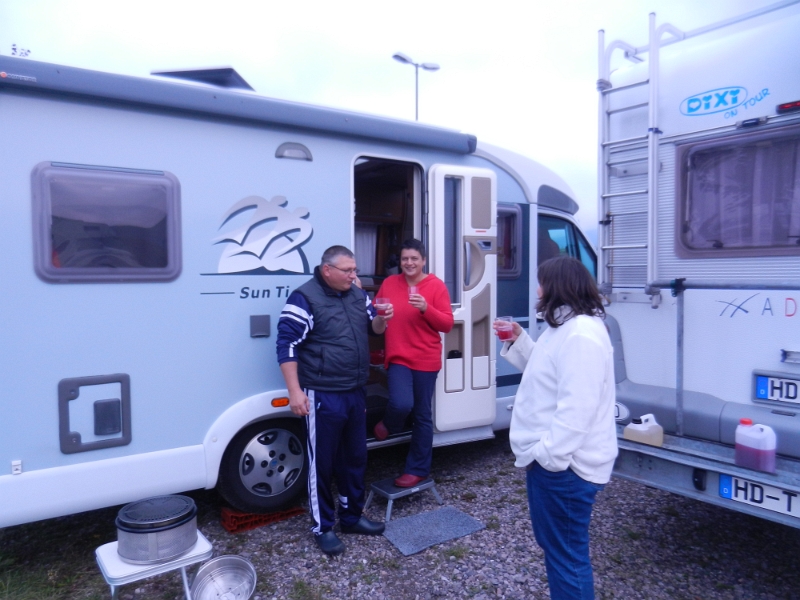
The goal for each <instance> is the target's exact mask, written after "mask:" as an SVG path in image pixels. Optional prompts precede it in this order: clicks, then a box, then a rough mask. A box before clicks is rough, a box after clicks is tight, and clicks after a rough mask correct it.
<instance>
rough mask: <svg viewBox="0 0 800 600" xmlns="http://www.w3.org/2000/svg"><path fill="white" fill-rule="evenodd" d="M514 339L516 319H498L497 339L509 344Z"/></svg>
mask: <svg viewBox="0 0 800 600" xmlns="http://www.w3.org/2000/svg"><path fill="white" fill-rule="evenodd" d="M512 337H514V319H512V318H511V317H497V339H499V340H500V341H501V342H507V341H508V340H510V339H511V338H512Z"/></svg>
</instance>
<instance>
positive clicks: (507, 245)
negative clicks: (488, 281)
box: [497, 204, 523, 279]
mask: <svg viewBox="0 0 800 600" xmlns="http://www.w3.org/2000/svg"><path fill="white" fill-rule="evenodd" d="M522 246H523V244H522V207H521V206H520V205H518V204H502V205H498V206H497V277H498V279H515V278H517V277H519V276H520V274H521V272H522V262H523V260H522V258H523V257H522Z"/></svg>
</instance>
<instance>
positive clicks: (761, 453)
mask: <svg viewBox="0 0 800 600" xmlns="http://www.w3.org/2000/svg"><path fill="white" fill-rule="evenodd" d="M776 447H777V438H776V436H775V432H774V431H773V430H772V427H770V426H768V425H759V424H755V425H754V424H753V420H752V419H740V420H739V425H737V426H736V455H735V456H736V457H735V461H736V464H737V465H739V466H740V467H746V468H748V469H755V470H756V471H765V472H767V473H774V472H775V450H776Z"/></svg>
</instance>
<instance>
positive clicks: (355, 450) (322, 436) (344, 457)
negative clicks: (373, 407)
mask: <svg viewBox="0 0 800 600" xmlns="http://www.w3.org/2000/svg"><path fill="white" fill-rule="evenodd" d="M304 391H305V393H306V395H307V396H308V400H309V403H310V405H311V408H310V410H309V414H308V416H307V417H306V418H305V423H306V433H307V434H308V458H309V465H308V503H309V508H310V510H311V516H312V518H313V519H314V522H315V524H314V526H313V527H312V528H311V530H312V531H313V532H314V534H315V535H320V534H323V533H325V532H326V531H330V530H331V529H332V528H333V526H334V524H335V522H336V509H335V502H334V498H333V492H332V490H331V483H332V481H334V478H335V481H336V488H337V491H338V492H339V522H340V523H341V524H343V525H355V523H356V522H357V521H358V519H359V518H360V517H361V511H362V510H363V508H364V472H365V471H366V468H367V418H366V394H365V392H364V389H363V388H359V389H355V390H350V391H347V392H321V391H318V390H309V389H306V390H304Z"/></svg>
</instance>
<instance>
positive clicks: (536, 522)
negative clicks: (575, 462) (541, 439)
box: [527, 463, 604, 600]
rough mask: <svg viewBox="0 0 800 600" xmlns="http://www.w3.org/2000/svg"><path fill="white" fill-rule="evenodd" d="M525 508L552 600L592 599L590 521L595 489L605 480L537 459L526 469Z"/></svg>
mask: <svg viewBox="0 0 800 600" xmlns="http://www.w3.org/2000/svg"><path fill="white" fill-rule="evenodd" d="M527 484H528V508H529V509H530V513H531V522H532V523H533V535H534V537H535V538H536V542H537V543H538V544H539V546H541V548H542V550H544V564H545V567H546V568H547V580H548V583H549V584H550V598H552V600H567V599H569V600H572V599H575V600H592V599H593V598H594V578H593V576H592V563H591V562H590V561H589V522H590V521H591V518H592V506H593V505H594V498H595V496H596V495H597V492H599V491H600V490H602V489H603V487H604V486H602V485H599V484H597V483H591V482H589V481H586V480H585V479H581V478H580V477H578V476H577V475H576V474H575V472H574V471H573V470H572V469H567V470H566V471H559V472H557V473H553V472H551V471H548V470H547V469H545V468H544V467H542V466H541V465H539V464H538V463H533V466H532V467H531V469H530V470H529V471H528V477H527Z"/></svg>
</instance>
